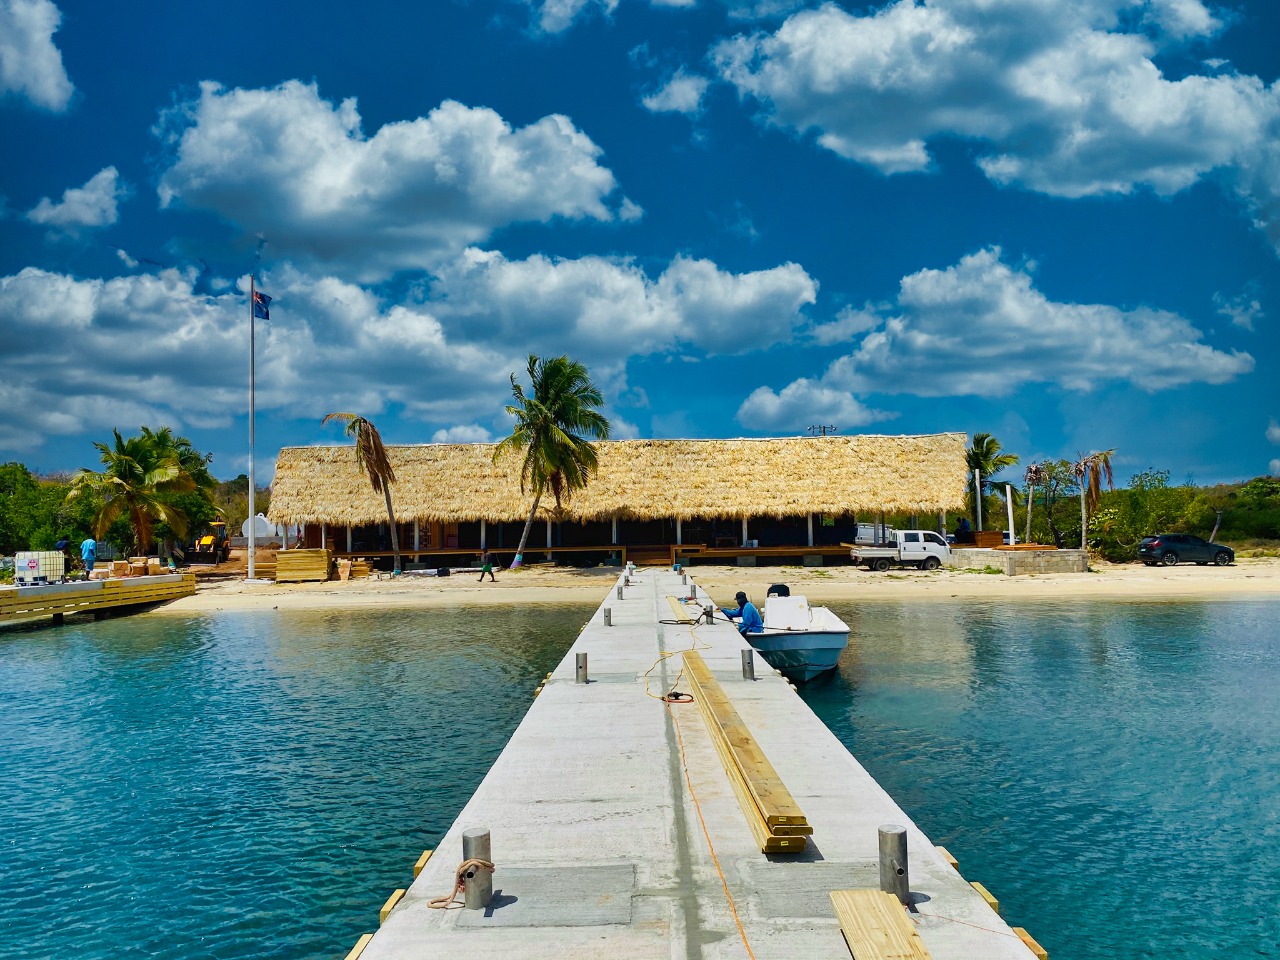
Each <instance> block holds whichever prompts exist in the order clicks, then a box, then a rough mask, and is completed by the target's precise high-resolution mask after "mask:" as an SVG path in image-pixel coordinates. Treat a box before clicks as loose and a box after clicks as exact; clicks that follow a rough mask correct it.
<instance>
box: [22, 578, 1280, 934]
mask: <svg viewBox="0 0 1280 960" xmlns="http://www.w3.org/2000/svg"><path fill="white" fill-rule="evenodd" d="M592 608H593V606H574V607H536V606H535V607H520V608H508V607H482V608H481V607H476V608H464V607H452V608H436V609H432V610H427V611H413V610H406V609H396V610H376V609H373V610H364V611H360V612H355V613H350V612H339V611H322V612H311V613H308V612H298V611H291V612H289V613H287V614H286V613H282V612H255V613H210V614H205V615H200V616H174V615H166V614H155V615H146V616H141V617H132V618H126V619H120V620H111V621H105V622H103V623H81V624H75V625H71V626H68V627H65V628H62V629H57V630H54V629H47V628H42V629H38V630H25V631H12V630H8V631H2V632H0V809H2V810H3V811H4V830H3V831H2V835H3V840H2V841H0V842H2V843H3V848H2V849H3V861H2V863H0V885H2V892H3V896H0V929H3V930H4V931H5V934H6V942H7V943H10V944H19V943H21V944H23V945H24V948H25V949H24V950H23V955H24V956H28V957H36V958H38V957H50V958H53V957H57V958H65V957H76V958H86V960H99V958H101V960H106V958H108V957H111V958H117V957H159V958H171V957H172V958H177V957H184V958H185V957H216V958H224V957H225V958H233V957H234V958H258V957H273V958H274V957H280V958H310V957H335V956H342V955H343V954H344V953H345V951H346V950H347V949H348V948H349V947H350V945H351V944H352V943H353V942H354V941H355V939H356V937H357V935H358V934H360V933H361V932H364V931H366V930H371V929H373V928H374V927H375V926H376V923H377V909H378V906H379V905H380V904H381V903H382V901H383V900H384V899H385V897H386V895H387V894H388V893H389V892H390V891H391V890H392V889H393V888H395V887H397V886H405V885H406V884H407V882H408V880H409V879H410V876H411V870H410V867H411V864H412V863H413V860H414V859H415V858H416V856H417V855H418V853H419V852H420V851H421V850H422V849H424V848H426V847H431V846H434V845H435V842H436V840H437V839H438V837H439V836H440V835H441V834H442V833H443V832H444V830H445V829H446V828H447V826H448V825H449V823H450V822H451V821H452V820H453V818H454V817H455V816H456V814H457V812H458V811H459V810H460V808H461V807H462V805H463V803H464V802H465V801H466V799H467V798H468V797H469V796H470V794H471V792H472V790H473V789H474V787H475V785H476V784H477V783H478V782H479V780H480V778H481V777H482V776H483V775H484V772H485V771H486V770H487V769H488V766H489V764H490V763H491V762H492V760H493V758H494V757H496V756H497V754H498V752H499V751H500V750H501V748H502V746H503V745H504V743H505V742H506V739H507V737H508V736H509V734H510V731H511V730H512V729H513V728H514V726H515V724H516V723H517V722H518V721H519V719H520V717H521V716H523V714H524V711H525V710H526V709H527V706H528V704H529V703H530V702H531V699H532V693H533V687H534V686H535V685H536V684H537V682H538V680H539V679H540V678H541V676H542V675H543V674H544V673H545V672H546V671H547V670H549V669H551V667H552V666H553V665H554V664H555V663H556V662H558V660H559V659H560V658H561V657H562V656H563V654H564V652H565V651H566V650H567V649H568V647H569V645H570V643H571V642H572V640H573V638H574V637H575V636H576V635H577V633H578V629H579V628H580V627H581V625H582V624H583V623H584V622H585V620H586V619H587V617H588V615H589V613H590V611H591V609H592ZM838 609H839V608H838ZM840 612H841V613H842V615H844V616H845V617H846V618H847V619H848V621H849V623H850V624H851V626H853V628H854V632H855V637H856V640H855V643H854V645H853V646H852V647H851V648H850V650H848V651H847V652H846V654H845V657H844V658H843V660H842V661H841V665H840V669H839V673H838V675H837V676H836V677H834V678H832V680H831V681H830V682H827V683H823V684H818V685H813V686H811V687H810V688H809V689H808V690H806V691H805V697H806V699H808V700H809V702H810V703H811V704H812V705H813V706H814V708H815V709H816V710H817V711H818V712H819V714H820V715H821V716H822V717H823V718H824V720H826V721H827V723H828V725H829V726H831V727H832V729H833V730H835V732H836V733H837V735H838V736H840V737H841V739H843V740H844V741H845V742H846V743H847V744H849V746H850V747H851V748H852V749H853V750H854V752H855V754H856V755H857V756H858V757H859V759H860V760H862V762H863V763H864V764H865V765H866V766H867V767H868V768H869V769H870V770H871V772H872V773H873V774H874V775H875V776H876V777H877V778H878V779H879V780H880V782H881V783H882V784H883V785H884V786H885V787H886V788H887V789H888V790H889V791H890V793H891V794H892V795H893V796H894V797H895V798H896V799H897V800H898V801H899V803H900V804H901V805H902V806H903V807H904V808H905V809H906V810H907V812H908V813H909V814H910V815H911V816H912V817H913V818H915V819H916V821H917V822H918V823H919V824H920V825H921V826H922V827H923V828H924V829H925V830H926V831H927V832H929V833H930V834H931V836H933V837H934V838H935V840H936V841H937V842H938V843H942V844H944V845H946V846H947V847H948V848H949V849H950V850H951V851H952V852H953V853H954V854H956V855H957V856H958V857H959V859H960V861H961V867H962V869H963V871H964V873H965V875H966V876H967V877H969V878H970V879H976V880H981V881H983V882H984V883H985V884H986V885H987V886H988V887H989V888H990V889H991V890H992V891H993V892H994V893H995V894H996V896H997V897H999V898H1000V900H1001V902H1002V904H1003V906H1004V913H1005V916H1006V917H1008V918H1009V919H1010V920H1011V922H1013V923H1014V924H1016V925H1021V926H1026V927H1028V928H1029V929H1030V930H1031V932H1032V933H1033V934H1034V935H1035V936H1036V937H1037V938H1038V939H1040V941H1041V942H1042V943H1043V944H1044V945H1045V946H1046V947H1048V948H1049V951H1050V954H1051V956H1053V957H1054V960H1069V958H1103V957H1107V958H1110V957H1119V956H1126V957H1156V956H1160V957H1196V958H1199V957H1205V958H1226V957H1240V956H1255V957H1274V956H1280V948H1277V941H1280V921H1277V919H1276V916H1275V913H1274V909H1275V905H1276V903H1277V902H1280V821H1278V819H1277V816H1278V813H1277V810H1278V804H1277V800H1278V799H1280V709H1278V708H1280V664H1278V654H1280V636H1278V633H1280V631H1278V630H1277V627H1276V620H1277V614H1280V603H1276V602H1257V601H1254V602H1243V601H1242V602H1236V601H1229V602H1218V603H1213V604H1196V603H1172V604H1171V603H1165V604H1158V605H1156V604H1145V605H1144V604H1100V603H1096V602H1095V603H1089V602H1064V603H1061V604H1055V605H1043V604H1037V605H1032V604H1019V603H992V602H972V601H971V602H953V603H947V602H932V603H927V604H922V603H916V604H910V603H897V602H880V603H867V604H861V605H858V606H857V607H852V606H850V607H845V608H843V609H840ZM472 701H478V702H480V703H482V704H484V705H485V706H486V708H487V709H489V710H490V711H491V719H490V720H489V721H488V722H485V723H474V722H468V721H467V720H466V719H465V718H466V716H467V715H468V714H469V713H470V710H469V708H468V706H467V705H468V704H470V703H471V702H472Z"/></svg>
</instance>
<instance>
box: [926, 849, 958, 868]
mask: <svg viewBox="0 0 1280 960" xmlns="http://www.w3.org/2000/svg"><path fill="white" fill-rule="evenodd" d="M933 849H935V850H937V851H938V852H939V853H940V854H942V859H943V860H945V861H947V864H948V865H949V866H950V867H951V869H952V870H954V871H955V872H956V873H959V872H960V861H959V860H957V859H956V858H955V857H953V856H952V855H951V851H950V850H948V849H947V848H946V847H934V848H933Z"/></svg>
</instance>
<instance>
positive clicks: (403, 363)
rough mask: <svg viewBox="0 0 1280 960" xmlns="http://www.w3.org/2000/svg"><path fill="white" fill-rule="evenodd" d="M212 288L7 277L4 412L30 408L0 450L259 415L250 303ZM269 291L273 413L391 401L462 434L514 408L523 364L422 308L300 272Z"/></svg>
mask: <svg viewBox="0 0 1280 960" xmlns="http://www.w3.org/2000/svg"><path fill="white" fill-rule="evenodd" d="M197 277H198V272H197V271H196V270H164V271H161V272H159V273H155V274H140V275H135V276H128V277H119V278H115V279H111V280H101V279H77V278H75V277H71V276H68V275H66V274H61V273H52V272H49V271H45V270H38V269H35V268H27V269H24V270H22V271H21V272H19V273H17V274H15V275H12V276H6V277H0V317H2V318H3V321H2V322H3V326H4V330H3V336H4V342H5V345H6V349H5V350H4V351H3V352H0V402H3V403H4V404H5V409H15V410H16V409H22V410H24V411H26V413H25V414H24V416H23V417H21V418H9V419H8V420H6V421H5V423H4V424H0V448H10V449H26V448H30V447H34V446H37V445H38V444H39V443H41V442H43V440H44V438H45V437H47V436H54V435H73V434H76V433H80V432H85V431H99V432H100V431H103V430H107V429H110V428H111V427H112V426H115V425H117V424H121V423H124V424H128V423H159V422H167V423H172V424H174V425H176V426H180V425H183V424H186V425H192V426H197V427H213V426H219V425H225V424H226V423H227V422H229V419H230V417H231V416H232V411H237V410H242V409H243V407H244V382H243V380H244V367H243V366H242V365H241V363H240V362H239V361H237V360H236V359H235V358H237V357H246V355H247V350H248V348H247V343H248V331H247V322H248V321H247V318H246V308H245V294H244V292H243V291H239V292H236V291H232V292H228V293H224V294H221V295H218V296H205V295H201V294H200V293H198V292H197V291H196V287H195V285H196V281H197ZM266 288H267V289H268V290H269V291H270V292H271V293H272V295H273V296H274V297H275V300H274V301H273V302H272V305H271V320H270V321H268V322H261V321H260V322H259V324H258V330H257V342H258V396H257V401H258V409H259V411H260V412H267V411H274V412H278V413H280V414H282V415H285V416H290V417H308V418H317V417H320V416H322V415H323V414H324V413H327V412H329V411H330V410H333V409H356V410H361V411H366V412H368V413H370V414H376V413H378V412H380V411H381V410H382V409H384V408H385V405H386V404H388V403H392V404H397V405H400V406H402V407H403V408H404V409H405V410H406V411H407V412H408V413H409V415H410V416H412V417H417V418H418V419H422V420H426V421H435V422H446V423H447V422H451V421H452V422H455V423H457V422H463V421H464V418H469V417H472V416H474V411H475V409H477V405H480V406H482V407H486V408H494V409H497V408H500V405H501V401H502V398H503V397H504V396H505V395H506V392H507V391H508V390H509V384H508V383H507V371H509V370H513V369H517V368H518V365H519V360H520V358H519V357H517V356H508V355H505V354H504V353H501V352H499V351H497V350H495V349H494V348H491V347H486V346H481V345H474V344H467V343H453V342H450V341H449V340H448V339H447V338H446V336H445V334H444V331H443V329H442V328H441V325H440V323H439V322H438V321H437V320H436V319H435V318H434V317H433V316H432V315H431V314H430V312H428V311H427V310H424V309H423V308H421V307H418V306H406V305H402V304H386V303H383V302H381V301H380V300H379V299H378V298H377V297H375V296H374V295H372V294H370V293H369V292H368V291H366V290H363V289H362V288H360V287H357V286H354V285H351V284H347V283H344V282H342V281H340V280H337V279H335V278H333V277H327V276H313V275H309V274H306V273H303V272H301V271H298V270H295V269H293V268H290V267H285V268H282V269H280V270H278V271H276V272H275V273H273V274H272V275H270V276H268V277H267V285H266ZM50 343H56V344H57V349H55V350H50V349H49V344H50ZM33 356H39V357H40V358H41V361H40V363H38V364H33V363H31V357H33ZM210 357H218V358H221V360H220V361H219V362H217V363H211V362H209V358H210ZM246 358H247V357H246ZM316 384H324V389H323V390H317V389H316Z"/></svg>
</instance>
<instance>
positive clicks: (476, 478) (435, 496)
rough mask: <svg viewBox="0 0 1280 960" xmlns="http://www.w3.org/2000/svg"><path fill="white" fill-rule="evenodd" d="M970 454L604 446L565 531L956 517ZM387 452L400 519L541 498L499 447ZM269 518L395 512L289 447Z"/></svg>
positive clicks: (362, 482)
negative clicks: (672, 520) (626, 522)
mask: <svg viewBox="0 0 1280 960" xmlns="http://www.w3.org/2000/svg"><path fill="white" fill-rule="evenodd" d="M966 442H967V437H966V436H965V434H963V433H939V434H932V435H929V436H917V437H875V436H850V437H839V436H836V437H787V438H782V439H762V440H611V441H604V442H601V443H599V444H597V447H598V449H599V455H600V470H599V473H598V474H597V475H596V476H595V477H594V478H593V479H592V481H591V483H590V485H589V486H588V487H587V489H586V490H584V491H579V492H578V493H575V494H574V495H573V499H572V500H571V501H569V503H568V504H567V508H566V511H565V515H564V519H566V520H606V519H609V518H610V517H613V516H617V517H624V518H625V517H630V518H635V519H640V520H650V519H656V518H659V517H681V518H683V519H686V520H687V519H691V518H693V517H719V518H738V517H743V516H746V517H759V516H774V517H784V516H803V515H805V514H807V513H811V512H812V513H848V512H856V513H863V514H865V513H871V512H875V511H879V510H884V511H887V512H910V513H928V512H933V511H937V510H952V509H956V508H958V507H960V505H961V504H962V503H963V501H964V493H965V483H966V466H965V444H966ZM387 449H388V452H389V454H390V456H391V462H392V464H393V465H394V466H395V471H396V483H395V485H394V486H393V487H392V490H391V495H392V500H393V504H394V507H395V511H396V518H397V519H400V520H405V521H411V520H421V521H437V522H444V523H457V522H461V521H470V520H480V519H484V520H487V521H490V522H496V521H504V520H505V521H514V520H524V519H525V518H526V517H527V516H528V514H529V508H530V506H532V503H533V498H532V496H531V495H530V494H528V493H526V494H521V492H520V458H519V457H516V456H513V457H508V458H505V459H503V460H500V461H499V462H498V464H497V465H495V464H494V462H493V450H494V446H493V444H487V443H453V444H445V443H431V444H421V445H414V446H391V447H388V448H387ZM544 501H550V497H549V496H548V497H547V498H544ZM545 505H546V506H547V507H551V506H553V505H554V501H551V502H547V503H545ZM540 512H541V511H540ZM270 517H271V519H272V520H273V521H275V522H277V523H322V522H323V523H330V524H336V525H343V524H365V523H379V522H385V521H386V518H387V510H386V504H385V503H384V501H383V498H382V497H381V496H380V495H378V494H375V493H374V492H373V490H372V489H371V488H370V486H369V481H368V478H367V477H364V476H362V475H361V474H360V473H359V472H358V470H357V469H356V463H355V448H354V447H351V446H342V447H285V448H284V449H283V450H281V451H280V458H279V460H278V461H277V462H276V478H275V482H274V483H273V484H272V488H271V511H270Z"/></svg>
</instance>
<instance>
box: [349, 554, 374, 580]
mask: <svg viewBox="0 0 1280 960" xmlns="http://www.w3.org/2000/svg"><path fill="white" fill-rule="evenodd" d="M372 570H373V564H372V563H370V562H369V561H368V560H365V559H363V558H357V559H355V560H352V561H351V579H352V580H356V579H358V578H360V577H364V578H365V579H368V577H369V574H370V573H371V572H372Z"/></svg>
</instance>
